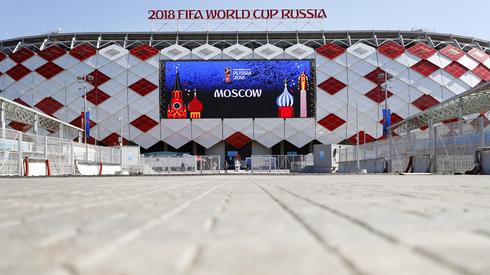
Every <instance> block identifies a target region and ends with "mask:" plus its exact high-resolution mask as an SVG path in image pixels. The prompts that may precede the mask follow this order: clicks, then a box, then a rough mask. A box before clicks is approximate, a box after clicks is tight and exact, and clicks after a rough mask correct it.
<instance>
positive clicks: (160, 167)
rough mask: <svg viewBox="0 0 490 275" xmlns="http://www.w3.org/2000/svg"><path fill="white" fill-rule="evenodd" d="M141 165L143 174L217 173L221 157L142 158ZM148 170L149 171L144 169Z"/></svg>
mask: <svg viewBox="0 0 490 275" xmlns="http://www.w3.org/2000/svg"><path fill="white" fill-rule="evenodd" d="M141 165H142V166H145V167H142V168H143V170H142V171H141V172H142V173H143V174H162V173H175V172H182V173H189V172H191V173H219V172H220V168H221V157H220V156H213V155H206V156H192V155H181V156H158V157H156V156H151V157H148V156H142V157H141ZM144 168H149V169H144Z"/></svg>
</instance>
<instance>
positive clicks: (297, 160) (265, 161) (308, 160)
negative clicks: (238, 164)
mask: <svg viewBox="0 0 490 275" xmlns="http://www.w3.org/2000/svg"><path fill="white" fill-rule="evenodd" d="M246 164H247V168H248V169H250V170H251V171H252V172H272V171H281V170H283V171H289V170H292V169H294V170H296V169H297V170H299V169H302V168H305V167H306V166H312V165H313V155H312V154H308V155H252V156H251V157H250V158H247V159H246Z"/></svg>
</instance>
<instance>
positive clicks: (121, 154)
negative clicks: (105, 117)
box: [119, 112, 123, 171]
mask: <svg viewBox="0 0 490 275" xmlns="http://www.w3.org/2000/svg"><path fill="white" fill-rule="evenodd" d="M119 154H120V155H119V158H120V160H119V162H120V163H121V171H122V166H123V123H122V112H119Z"/></svg>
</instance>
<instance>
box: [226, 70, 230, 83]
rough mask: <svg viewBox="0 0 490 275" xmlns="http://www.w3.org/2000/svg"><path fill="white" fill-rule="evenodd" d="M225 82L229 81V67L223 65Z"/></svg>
mask: <svg viewBox="0 0 490 275" xmlns="http://www.w3.org/2000/svg"><path fill="white" fill-rule="evenodd" d="M225 83H231V69H230V68H229V67H225Z"/></svg>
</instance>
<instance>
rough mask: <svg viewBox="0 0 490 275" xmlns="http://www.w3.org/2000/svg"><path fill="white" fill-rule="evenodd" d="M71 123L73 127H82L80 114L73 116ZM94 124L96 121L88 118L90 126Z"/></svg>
mask: <svg viewBox="0 0 490 275" xmlns="http://www.w3.org/2000/svg"><path fill="white" fill-rule="evenodd" d="M70 124H71V125H73V126H75V127H80V128H84V127H83V125H82V115H81V114H80V115H79V116H78V117H77V118H75V119H74V120H72V121H71V122H70ZM95 125H97V123H95V122H94V121H92V120H90V128H92V127H94V126H95Z"/></svg>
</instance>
